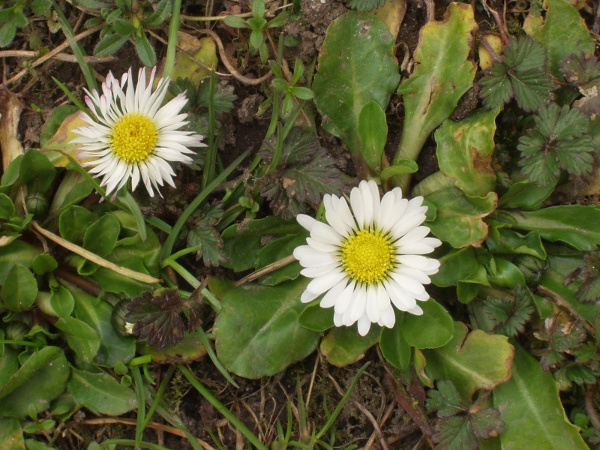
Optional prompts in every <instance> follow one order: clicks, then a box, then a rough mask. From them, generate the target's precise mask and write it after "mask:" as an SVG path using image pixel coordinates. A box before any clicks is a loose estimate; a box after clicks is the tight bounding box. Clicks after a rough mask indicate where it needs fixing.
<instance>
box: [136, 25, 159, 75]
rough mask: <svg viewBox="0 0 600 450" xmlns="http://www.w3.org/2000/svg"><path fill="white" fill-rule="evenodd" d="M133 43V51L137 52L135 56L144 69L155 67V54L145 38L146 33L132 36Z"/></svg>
mask: <svg viewBox="0 0 600 450" xmlns="http://www.w3.org/2000/svg"><path fill="white" fill-rule="evenodd" d="M134 41H135V49H136V50H137V54H138V56H139V57H140V61H141V62H142V64H143V65H145V66H146V67H154V66H156V52H155V51H154V47H152V44H150V41H148V38H147V37H146V33H144V32H143V31H140V32H138V33H136V34H135V35H134Z"/></svg>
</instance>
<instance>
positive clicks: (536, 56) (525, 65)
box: [504, 36, 546, 72]
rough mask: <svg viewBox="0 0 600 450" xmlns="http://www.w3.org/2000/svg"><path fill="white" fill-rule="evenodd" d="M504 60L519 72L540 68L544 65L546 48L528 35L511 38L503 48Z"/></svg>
mask: <svg viewBox="0 0 600 450" xmlns="http://www.w3.org/2000/svg"><path fill="white" fill-rule="evenodd" d="M504 62H505V63H506V65H507V66H508V67H510V68H511V69H514V70H516V71H519V72H526V71H528V70H531V69H540V68H543V67H544V66H545V65H546V50H545V49H544V46H543V45H542V44H540V43H539V42H537V41H534V40H533V39H531V38H530V37H529V36H525V37H522V38H520V39H511V40H510V41H509V43H508V45H507V46H506V47H505V48H504Z"/></svg>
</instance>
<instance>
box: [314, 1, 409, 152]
mask: <svg viewBox="0 0 600 450" xmlns="http://www.w3.org/2000/svg"><path fill="white" fill-rule="evenodd" d="M393 45H394V40H393V38H392V36H391V34H390V33H389V32H388V30H387V29H386V27H385V25H384V24H383V22H381V21H380V20H378V19H376V18H374V17H373V16H370V15H368V14H359V13H355V12H350V13H348V14H347V15H343V16H341V17H339V18H338V19H336V20H334V21H333V22H332V23H331V24H330V25H329V28H328V29H327V34H326V36H325V41H324V42H323V46H322V47H321V52H320V55H319V70H318V72H317V74H316V75H315V79H314V82H313V85H312V88H313V92H314V94H315V104H316V105H317V109H318V110H319V112H320V113H321V115H322V116H323V123H322V126H323V128H324V129H325V130H326V131H328V132H329V133H331V134H333V135H334V136H337V137H339V138H340V139H342V141H344V143H345V144H346V145H347V146H348V149H349V150H350V153H351V154H352V157H353V158H354V160H355V161H357V160H358V159H359V155H360V147H359V145H360V144H359V137H358V131H357V130H358V120H359V115H360V111H361V109H362V107H363V106H364V105H366V104H367V103H368V102H370V101H375V102H376V103H377V104H378V105H379V106H380V107H381V108H382V109H385V108H386V107H387V103H388V101H389V98H390V95H391V94H392V92H393V91H394V89H396V87H397V86H398V82H399V80H400V76H399V74H398V66H397V63H396V60H395V58H394V56H393ZM334 87H335V88H334Z"/></svg>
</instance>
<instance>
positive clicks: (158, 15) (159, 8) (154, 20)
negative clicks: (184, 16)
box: [142, 0, 173, 27]
mask: <svg viewBox="0 0 600 450" xmlns="http://www.w3.org/2000/svg"><path fill="white" fill-rule="evenodd" d="M172 9H173V2H172V1H171V0H161V1H160V2H159V3H158V5H156V8H155V9H154V12H153V13H152V14H150V16H148V17H147V18H145V19H144V20H143V21H142V23H143V24H144V25H145V26H147V27H157V26H159V25H160V24H162V23H163V22H164V21H165V20H167V18H168V17H169V16H170V15H171V11H172Z"/></svg>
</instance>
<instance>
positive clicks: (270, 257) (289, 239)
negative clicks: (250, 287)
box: [256, 230, 310, 286]
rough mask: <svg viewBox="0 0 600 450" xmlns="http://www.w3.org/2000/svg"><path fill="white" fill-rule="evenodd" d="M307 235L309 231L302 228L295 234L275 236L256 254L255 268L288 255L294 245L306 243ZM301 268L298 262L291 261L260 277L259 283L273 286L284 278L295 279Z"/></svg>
mask: <svg viewBox="0 0 600 450" xmlns="http://www.w3.org/2000/svg"><path fill="white" fill-rule="evenodd" d="M308 236H310V233H309V232H308V231H307V230H302V231H300V232H298V233H296V234H289V235H287V236H283V237H280V238H277V239H275V240H274V241H273V242H270V243H269V244H267V245H265V246H264V247H263V248H262V249H261V250H260V251H259V252H258V253H257V255H256V268H257V269H260V268H262V267H265V266H267V265H269V264H272V263H274V262H277V261H279V260H281V259H283V258H286V257H288V256H290V255H291V254H292V253H293V252H294V249H295V248H296V247H298V246H300V245H304V244H306V238H307V237H308ZM301 270H302V266H301V265H300V263H299V262H297V261H296V262H293V263H291V264H288V265H287V266H285V267H282V268H280V269H277V270H275V271H273V272H271V273H269V274H267V275H266V276H264V277H262V278H261V279H260V284H264V285H265V286H275V285H277V284H279V283H282V282H284V281H286V280H295V279H296V278H298V276H299V275H300V271H301Z"/></svg>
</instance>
